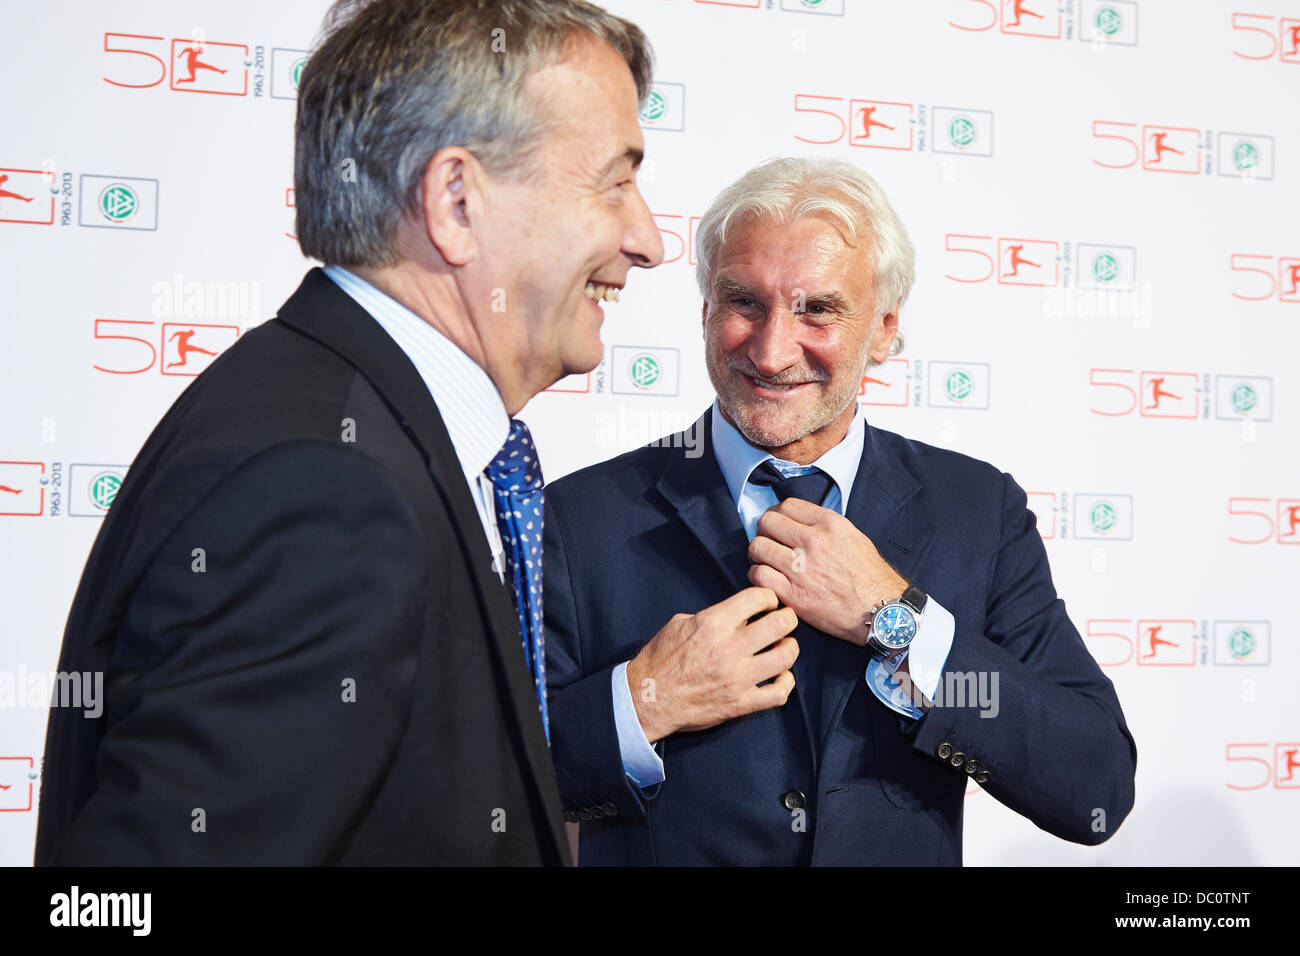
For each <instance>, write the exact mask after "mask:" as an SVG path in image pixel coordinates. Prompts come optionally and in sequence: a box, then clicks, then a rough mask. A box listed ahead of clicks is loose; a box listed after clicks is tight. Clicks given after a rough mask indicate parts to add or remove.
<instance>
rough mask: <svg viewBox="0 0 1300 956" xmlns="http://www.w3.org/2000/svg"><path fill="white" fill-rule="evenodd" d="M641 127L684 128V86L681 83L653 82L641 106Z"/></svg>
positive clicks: (679, 130) (679, 129) (677, 130)
mask: <svg viewBox="0 0 1300 956" xmlns="http://www.w3.org/2000/svg"><path fill="white" fill-rule="evenodd" d="M640 117H641V127H642V128H643V129H665V130H673V131H675V132H681V131H682V130H684V129H686V87H685V86H684V85H683V84H681V83H655V84H654V85H653V86H651V87H650V94H649V95H648V96H647V97H646V99H645V103H644V104H643V105H642V107H641V114H640Z"/></svg>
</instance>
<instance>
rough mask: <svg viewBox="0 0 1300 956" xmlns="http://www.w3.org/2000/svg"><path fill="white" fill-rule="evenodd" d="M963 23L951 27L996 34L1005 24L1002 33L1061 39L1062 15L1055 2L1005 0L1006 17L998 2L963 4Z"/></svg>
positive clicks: (951, 23) (963, 0) (965, 0)
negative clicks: (1000, 10)
mask: <svg viewBox="0 0 1300 956" xmlns="http://www.w3.org/2000/svg"><path fill="white" fill-rule="evenodd" d="M959 2H960V4H961V7H962V14H961V16H962V22H961V23H958V22H957V21H955V20H949V21H948V26H950V27H956V28H957V29H958V30H967V31H969V32H971V33H982V32H983V31H985V30H992V29H993V28H994V27H996V26H998V24H999V21H1001V26H1002V32H1003V33H1008V34H1014V35H1017V36H1029V37H1045V38H1047V39H1051V40H1059V39H1060V38H1061V14H1060V11H1059V10H1058V9H1057V6H1056V3H1055V2H1054V0H1002V7H1003V8H1004V10H1005V15H1004V16H1000V15H999V10H998V3H995V2H994V0H959Z"/></svg>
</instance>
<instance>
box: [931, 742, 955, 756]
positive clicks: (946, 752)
mask: <svg viewBox="0 0 1300 956" xmlns="http://www.w3.org/2000/svg"><path fill="white" fill-rule="evenodd" d="M935 753H937V754H938V755H939V759H940V760H947V759H948V757H949V756H951V754H952V744H940V745H939V749H938V750H936V751H935Z"/></svg>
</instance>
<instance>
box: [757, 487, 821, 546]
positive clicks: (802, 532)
mask: <svg viewBox="0 0 1300 956" xmlns="http://www.w3.org/2000/svg"><path fill="white" fill-rule="evenodd" d="M791 500H792V499H790V498H787V499H786V500H785V501H783V502H782V503H781V504H779V505H776V506H774V507H771V508H768V509H767V510H766V511H764V512H763V513H762V514H761V515H759V516H758V524H757V525H756V528H757V529H758V530H757V534H756V535H755V537H757V536H758V535H760V534H761V535H763V536H764V537H765V538H771V539H772V540H773V541H777V542H779V543H781V544H783V545H785V546H786V547H789V548H797V547H799V546H800V545H802V544H804V541H805V539H806V538H807V536H808V533H809V531H810V530H811V527H810V526H809V525H806V524H803V523H802V522H799V521H796V520H795V519H794V518H792V517H791V516H790V515H787V514H785V513H784V512H782V511H779V510H777V509H779V508H783V507H785V505H787V504H789V503H790V501H791ZM807 503H808V502H806V501H805V502H804V504H807Z"/></svg>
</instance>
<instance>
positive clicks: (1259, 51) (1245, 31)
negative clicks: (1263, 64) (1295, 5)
mask: <svg viewBox="0 0 1300 956" xmlns="http://www.w3.org/2000/svg"><path fill="white" fill-rule="evenodd" d="M1232 29H1233V30H1234V31H1236V32H1237V33H1238V34H1241V35H1240V36H1238V37H1237V38H1236V39H1237V42H1238V43H1239V44H1240V46H1234V47H1233V48H1232V54H1233V56H1237V57H1240V58H1241V59H1243V60H1271V59H1273V57H1275V56H1276V57H1277V58H1278V59H1279V60H1281V61H1282V62H1283V63H1300V20H1297V19H1295V18H1294V17H1270V16H1267V15H1265V14H1262V13H1234V14H1233V15H1232Z"/></svg>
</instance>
